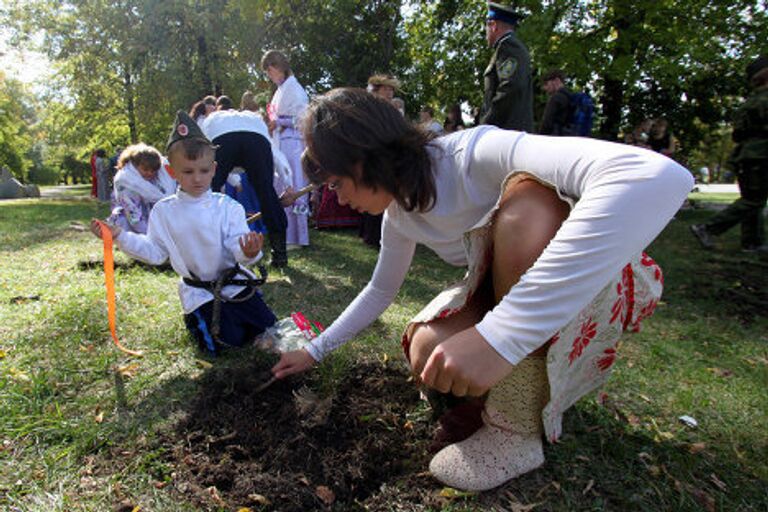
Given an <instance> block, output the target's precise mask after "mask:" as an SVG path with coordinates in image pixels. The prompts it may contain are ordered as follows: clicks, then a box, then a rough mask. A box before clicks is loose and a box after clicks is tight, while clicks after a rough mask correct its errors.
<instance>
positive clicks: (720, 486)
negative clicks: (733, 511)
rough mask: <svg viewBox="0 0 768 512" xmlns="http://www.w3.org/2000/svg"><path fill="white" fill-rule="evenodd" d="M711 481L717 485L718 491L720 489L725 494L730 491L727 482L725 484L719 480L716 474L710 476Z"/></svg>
mask: <svg viewBox="0 0 768 512" xmlns="http://www.w3.org/2000/svg"><path fill="white" fill-rule="evenodd" d="M709 480H710V481H711V482H712V483H713V484H715V487H717V488H718V489H720V490H721V491H723V492H725V491H726V490H727V489H728V486H727V485H725V482H723V481H722V480H720V479H719V478H717V475H716V474H714V473H712V474H711V475H709Z"/></svg>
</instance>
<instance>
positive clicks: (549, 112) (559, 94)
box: [539, 69, 571, 135]
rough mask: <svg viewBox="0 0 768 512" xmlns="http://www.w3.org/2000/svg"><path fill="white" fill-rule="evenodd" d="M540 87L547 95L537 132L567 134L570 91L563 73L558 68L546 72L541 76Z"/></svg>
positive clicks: (569, 114) (569, 113)
mask: <svg viewBox="0 0 768 512" xmlns="http://www.w3.org/2000/svg"><path fill="white" fill-rule="evenodd" d="M541 81H542V86H541V88H542V89H544V91H545V92H546V93H547V95H549V101H547V106H546V108H545V109H544V116H543V117H542V119H541V128H540V129H539V133H540V134H542V135H568V133H567V128H568V122H569V120H570V119H569V118H570V116H571V91H570V90H569V89H568V88H567V87H566V86H565V83H564V82H565V75H563V72H562V71H560V70H559V69H555V70H552V71H550V72H549V73H547V74H546V75H544V76H543V77H542V78H541Z"/></svg>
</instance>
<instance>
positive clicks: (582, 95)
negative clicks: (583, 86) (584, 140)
mask: <svg viewBox="0 0 768 512" xmlns="http://www.w3.org/2000/svg"><path fill="white" fill-rule="evenodd" d="M569 100H570V106H571V114H570V116H569V118H568V128H567V131H568V135H574V136H578V137H589V136H590V135H592V122H593V120H594V115H595V103H594V102H593V101H592V96H590V95H589V94H587V93H586V92H574V93H571V95H570V97H569Z"/></svg>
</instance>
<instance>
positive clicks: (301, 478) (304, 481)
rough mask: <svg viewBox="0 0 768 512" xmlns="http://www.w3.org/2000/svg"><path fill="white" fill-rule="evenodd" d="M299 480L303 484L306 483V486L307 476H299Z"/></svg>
mask: <svg viewBox="0 0 768 512" xmlns="http://www.w3.org/2000/svg"><path fill="white" fill-rule="evenodd" d="M299 482H301V483H303V484H304V485H307V486H308V485H309V478H307V477H305V476H302V477H299Z"/></svg>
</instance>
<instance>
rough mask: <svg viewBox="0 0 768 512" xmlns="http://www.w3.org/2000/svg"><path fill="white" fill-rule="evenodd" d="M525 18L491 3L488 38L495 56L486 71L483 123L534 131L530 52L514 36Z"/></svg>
mask: <svg viewBox="0 0 768 512" xmlns="http://www.w3.org/2000/svg"><path fill="white" fill-rule="evenodd" d="M521 19H522V15H521V14H519V13H517V12H515V11H514V10H512V8H510V7H508V6H505V5H501V4H497V3H494V2H490V3H489V4H488V18H487V20H486V26H485V35H486V40H487V41H488V46H490V47H491V48H493V57H491V61H490V63H489V64H488V67H487V68H486V69H485V73H484V82H485V96H484V98H483V111H482V114H481V116H480V124H492V125H495V126H498V127H499V128H506V129H511V130H520V131H526V132H532V131H533V80H532V78H531V58H530V55H529V54H528V49H527V48H526V47H525V45H523V43H521V42H520V40H519V39H517V37H516V36H515V28H516V27H517V25H518V23H519V22H520V20H521Z"/></svg>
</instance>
